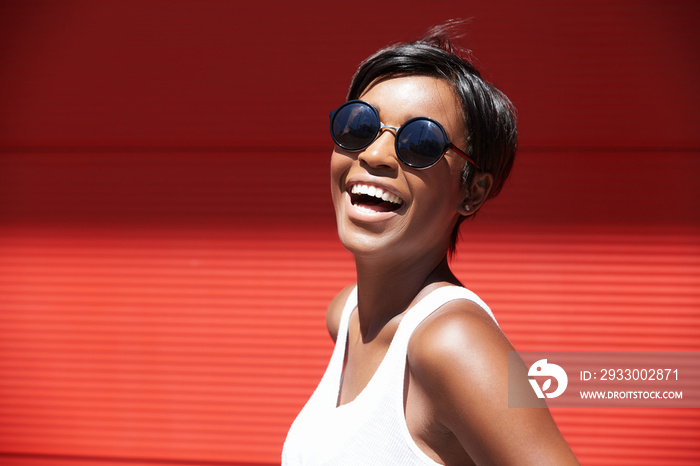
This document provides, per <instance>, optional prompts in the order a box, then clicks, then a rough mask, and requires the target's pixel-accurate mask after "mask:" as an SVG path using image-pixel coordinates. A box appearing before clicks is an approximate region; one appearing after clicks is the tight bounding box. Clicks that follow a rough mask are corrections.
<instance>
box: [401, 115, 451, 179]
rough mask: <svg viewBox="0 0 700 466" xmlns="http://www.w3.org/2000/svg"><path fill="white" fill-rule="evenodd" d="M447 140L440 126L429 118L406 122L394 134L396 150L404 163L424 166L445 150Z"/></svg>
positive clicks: (435, 159) (431, 162)
mask: <svg viewBox="0 0 700 466" xmlns="http://www.w3.org/2000/svg"><path fill="white" fill-rule="evenodd" d="M446 145H447V140H446V137H445V133H444V131H443V130H442V128H441V127H440V126H438V125H437V124H436V123H435V122H433V121H430V120H423V119H420V120H413V121H409V122H407V123H406V124H405V125H404V126H403V127H402V128H401V131H399V134H397V135H396V152H397V153H398V154H399V157H401V160H403V162H404V163H405V164H406V165H409V166H411V167H415V168H425V167H429V166H430V165H432V164H434V163H435V162H437V161H438V160H440V157H441V156H442V153H443V152H444V151H445V146H446Z"/></svg>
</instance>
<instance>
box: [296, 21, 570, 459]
mask: <svg viewBox="0 0 700 466" xmlns="http://www.w3.org/2000/svg"><path fill="white" fill-rule="evenodd" d="M450 28H451V26H450V25H447V26H442V27H437V28H434V29H433V30H431V31H430V32H429V34H428V35H427V36H426V38H424V39H422V40H420V41H417V42H413V43H408V44H399V45H394V46H391V47H388V48H386V49H384V50H381V51H379V52H378V53H376V54H375V55H373V56H372V57H370V58H369V59H367V60H366V61H365V62H364V63H363V64H362V65H361V66H360V68H359V69H358V71H357V73H356V74H355V76H354V77H353V80H352V83H351V87H350V91H349V93H348V101H347V102H346V103H345V104H343V105H341V106H340V107H339V108H338V109H337V110H335V111H334V112H332V113H331V135H332V137H333V139H334V142H335V144H336V147H335V150H334V151H333V154H332V157H331V191H332V197H333V203H334V206H335V211H336V217H337V224H338V233H339V236H340V240H341V241H342V243H343V245H344V246H345V247H346V248H347V249H348V250H349V251H350V252H351V253H352V254H353V255H354V257H355V262H356V268H357V284H356V285H352V286H349V287H348V288H346V289H344V290H342V291H341V292H340V293H339V294H338V295H337V296H336V297H335V298H334V299H333V301H332V302H331V303H330V305H329V307H328V312H327V317H326V321H327V324H328V329H329V332H330V334H331V336H332V337H333V338H334V339H335V340H336V347H335V350H334V352H333V355H332V357H331V361H330V363H329V366H328V369H327V371H326V373H325V375H324V377H323V379H322V380H321V383H320V384H319V386H318V388H317V389H316V391H315V392H314V394H313V395H312V397H311V399H310V400H309V402H308V403H307V405H306V406H305V407H304V409H303V410H302V412H301V413H300V414H299V416H298V417H297V419H296V420H295V422H294V424H293V425H292V427H291V428H290V431H289V434H288V436H287V440H286V442H285V446H284V451H283V454H282V462H283V464H287V465H296V464H348V465H360V464H372V465H381V464H397V465H410V464H444V465H468V464H517V465H523V464H536V465H545V464H552V465H554V464H556V465H564V464H578V463H577V461H576V459H575V457H574V456H573V454H572V452H571V450H570V449H569V447H568V445H567V444H566V442H565V441H564V439H563V438H562V436H561V434H560V433H559V431H558V430H557V427H556V425H555V424H554V422H553V420H552V418H551V416H550V414H549V412H548V411H547V409H546V408H544V409H537V408H535V409H515V408H508V385H507V378H508V377H507V371H508V368H507V360H508V351H512V350H513V348H512V346H511V345H510V343H509V342H508V340H507V339H506V337H505V336H504V335H503V333H502V332H501V331H500V329H499V327H498V324H497V323H496V321H495V319H494V318H493V315H492V314H491V311H490V310H489V308H488V307H487V306H486V304H485V303H484V302H483V301H482V300H481V299H479V298H478V297H477V296H476V295H475V294H474V293H472V292H470V291H469V290H467V289H465V288H463V287H462V284H461V283H460V282H459V280H457V278H456V277H455V276H454V275H453V273H452V272H451V271H450V267H449V264H448V257H449V256H450V255H451V253H452V252H453V251H454V247H455V243H456V240H457V237H458V229H459V225H460V223H461V222H462V221H463V220H464V219H466V218H467V217H470V216H472V215H474V214H475V213H476V212H477V211H478V210H479V208H480V207H481V206H482V205H483V203H484V202H485V201H486V200H487V199H489V198H492V197H494V196H495V195H496V194H497V193H498V192H499V191H500V189H501V187H502V185H503V183H504V181H505V179H506V178H507V176H508V173H509V171H510V168H511V166H512V163H513V158H514V155H515V147H516V126H515V115H514V109H513V108H512V106H511V104H510V102H509V100H508V99H507V97H505V95H503V94H502V93H501V92H500V91H498V90H497V89H495V88H494V87H493V86H491V85H489V84H488V83H486V82H485V81H483V80H482V79H481V77H480V76H479V73H478V72H477V70H476V69H475V68H474V67H473V66H472V65H471V64H470V63H468V62H466V61H465V60H463V59H462V58H460V57H459V56H457V55H456V54H455V53H453V50H452V47H451V44H450V41H449V35H448V32H449V30H450Z"/></svg>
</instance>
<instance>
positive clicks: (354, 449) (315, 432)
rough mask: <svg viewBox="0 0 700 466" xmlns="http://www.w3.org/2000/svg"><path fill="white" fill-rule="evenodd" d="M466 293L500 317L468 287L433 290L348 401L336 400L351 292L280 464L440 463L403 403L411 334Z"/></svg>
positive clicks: (354, 298)
mask: <svg viewBox="0 0 700 466" xmlns="http://www.w3.org/2000/svg"><path fill="white" fill-rule="evenodd" d="M455 299H467V300H469V301H472V302H474V303H476V304H478V305H479V306H480V307H482V308H483V309H484V311H486V313H488V315H489V316H491V318H493V319H494V321H495V320H496V319H495V318H494V316H493V314H492V313H491V310H490V309H489V307H488V306H487V305H486V303H484V302H483V301H482V300H481V299H480V298H479V297H478V296H477V295H476V294H474V293H473V292H471V291H469V290H467V289H466V288H462V287H458V286H447V287H442V288H438V289H436V290H434V291H433V292H431V293H430V294H429V295H428V296H426V297H425V298H423V299H422V300H421V301H420V302H419V303H418V304H416V305H415V306H414V307H412V308H411V309H409V310H408V312H407V313H406V315H405V316H404V317H403V318H402V319H401V322H400V323H399V327H398V329H397V330H396V334H395V335H394V338H393V339H392V341H391V344H390V345H389V349H388V350H387V353H386V355H385V356H384V359H383V360H382V362H381V364H380V365H379V367H378V368H377V371H376V372H375V374H374V375H373V376H372V378H371V379H370V381H369V383H368V384H367V386H366V387H365V388H364V390H362V392H360V394H359V395H358V396H357V397H356V398H355V399H354V400H352V401H350V402H349V403H346V404H344V405H342V406H337V403H338V395H339V392H340V381H341V376H342V371H343V361H344V359H345V346H346V341H347V335H348V322H349V320H350V314H351V313H352V311H353V310H354V309H355V307H357V289H355V290H353V291H352V293H351V294H350V296H349V297H348V300H347V302H346V303H345V307H344V308H343V313H342V315H341V318H340V325H339V327H338V337H337V339H336V343H335V349H334V350H333V355H332V356H331V360H330V362H329V363H328V368H327V369H326V372H325V374H324V375H323V378H322V379H321V382H320V383H319V385H318V387H317V388H316V390H315V391H314V393H313V395H311V398H310V399H309V401H308V402H307V403H306V406H304V408H303V409H302V410H301V412H300V413H299V415H298V416H297V418H296V420H295V421H294V423H293V424H292V426H291V427H290V429H289V433H288V434H287V439H286V441H285V442H284V448H283V450H282V465H284V466H297V465H313V466H315V465H348V466H357V465H401V466H409V465H438V464H439V463H436V462H435V461H433V460H432V459H430V458H429V457H428V456H427V455H426V454H425V453H424V452H423V451H422V450H421V449H420V448H418V446H417V445H416V444H415V442H414V441H413V439H412V438H411V435H410V433H409V432H408V426H407V425H406V418H405V415H404V408H403V391H404V375H405V369H406V352H407V350H408V341H409V339H410V338H411V334H413V331H414V330H415V329H416V327H418V325H419V324H420V323H421V322H422V321H423V320H424V319H425V318H426V317H428V316H429V315H430V314H431V313H432V312H434V311H435V310H436V309H437V308H439V307H440V306H442V305H443V304H445V303H447V302H449V301H452V300H455Z"/></svg>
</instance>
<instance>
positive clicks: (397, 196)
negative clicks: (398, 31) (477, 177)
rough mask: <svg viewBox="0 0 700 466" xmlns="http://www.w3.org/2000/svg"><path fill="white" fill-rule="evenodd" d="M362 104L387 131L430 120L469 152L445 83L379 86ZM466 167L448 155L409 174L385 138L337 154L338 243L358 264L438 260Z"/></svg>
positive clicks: (459, 203) (415, 79)
mask: <svg viewBox="0 0 700 466" xmlns="http://www.w3.org/2000/svg"><path fill="white" fill-rule="evenodd" d="M360 99H362V100H364V101H366V102H369V103H370V104H372V105H373V106H374V107H375V108H376V109H377V110H378V111H379V117H380V119H381V121H382V123H384V124H385V125H389V126H395V127H399V126H401V125H402V124H403V123H404V122H406V121H407V120H409V119H411V118H414V117H418V116H423V117H429V118H432V119H433V120H436V121H437V122H439V123H440V124H441V125H442V126H443V128H444V129H445V131H446V132H447V137H448V138H449V139H450V141H451V142H452V143H453V144H455V145H456V146H457V147H459V148H462V149H466V147H467V143H466V140H465V136H464V135H465V134H466V131H465V127H464V124H465V123H464V119H463V117H462V111H461V108H460V105H459V101H458V99H457V97H456V95H455V94H454V91H453V90H452V88H451V86H450V85H449V84H448V83H447V82H445V81H443V80H440V79H437V78H432V77H426V76H407V77H398V78H391V79H386V80H380V81H377V82H375V83H374V84H372V85H371V86H370V87H369V88H368V89H366V90H365V92H364V93H363V94H362V95H361V96H360ZM465 163H466V161H465V160H464V159H463V158H462V157H460V156H459V155H458V154H456V153H454V152H453V151H451V150H448V151H447V153H445V156H444V157H442V159H440V161H439V162H437V163H436V164H435V165H433V166H432V167H430V168H427V169H423V170H418V169H414V168H411V167H408V166H407V165H404V164H403V163H402V162H401V161H400V160H399V159H398V157H397V155H396V151H395V149H394V133H393V132H391V131H384V132H382V133H381V134H380V135H379V137H378V138H377V139H375V140H374V142H372V144H370V145H369V146H368V147H366V148H365V149H363V150H361V151H359V152H348V151H345V150H343V149H341V148H339V147H337V146H336V147H335V150H334V151H333V155H332V157H331V192H332V196H333V204H334V206H335V212H336V219H337V223H338V234H339V236H340V240H341V242H342V243H343V245H344V246H345V247H346V248H347V249H348V250H349V251H350V252H352V253H353V254H355V255H356V256H357V255H360V256H361V255H369V254H371V255H372V257H380V256H382V255H385V254H386V255H391V256H392V257H397V255H399V256H402V255H403V256H405V255H408V256H412V257H417V256H418V255H422V254H441V255H444V253H445V252H446V251H447V248H448V246H449V241H450V236H451V233H452V229H453V227H454V225H455V223H456V221H457V218H458V217H459V215H460V212H464V211H463V200H464V197H465V196H464V193H463V189H462V186H461V181H460V178H461V176H460V174H461V171H462V169H463V168H464V165H465ZM382 197H383V202H382V199H381V198H382ZM441 257H442V256H441ZM406 258H407V259H410V258H411V257H406Z"/></svg>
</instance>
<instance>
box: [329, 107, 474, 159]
mask: <svg viewBox="0 0 700 466" xmlns="http://www.w3.org/2000/svg"><path fill="white" fill-rule="evenodd" d="M352 104H360V105H363V106H365V107H368V108H370V109H371V110H372V112H373V113H374V116H375V117H376V119H377V122H378V123H379V127H378V128H377V131H376V133H375V134H374V136H372V139H371V140H370V141H369V142H368V143H367V144H364V145H362V146H361V147H356V148H349V147H347V146H344V145H343V144H340V143H339V142H338V141H337V140H336V139H335V135H334V134H333V122H334V118H335V116H336V114H337V113H338V112H339V111H340V110H341V109H343V108H345V107H347V106H349V105H352ZM330 119H331V126H330V131H331V138H333V142H335V144H336V145H337V146H338V147H340V148H341V149H344V150H347V151H350V152H358V151H361V150H362V149H364V148H366V147H368V146H369V145H370V144H372V143H373V142H374V141H375V140H376V139H377V138H378V137H379V135H380V134H381V133H382V132H383V131H385V130H388V131H391V132H392V133H394V151H395V152H396V156H397V157H398V158H399V160H401V162H402V163H404V164H405V165H407V166H409V167H411V168H416V169H419V170H421V169H425V168H430V167H432V166H433V165H435V164H436V163H438V162H439V161H440V159H441V158H442V157H443V156H444V155H445V152H447V150H448V149H452V150H453V151H455V152H456V153H457V154H459V155H460V156H462V157H463V158H465V159H466V160H467V161H468V162H470V163H471V164H472V165H474V166H475V167H476V168H479V165H477V164H476V162H474V161H473V160H472V159H471V158H470V157H469V156H468V155H467V154H466V153H464V151H462V150H461V149H459V148H458V147H457V146H455V145H454V144H452V143H451V142H450V139H449V138H448V137H447V133H446V132H445V128H443V127H442V125H441V124H440V123H438V122H437V121H435V120H433V119H432V118H428V117H416V118H411V119H410V120H408V121H406V122H404V123H403V124H402V125H401V126H399V127H396V126H389V125H385V124H384V123H382V121H381V120H380V118H379V112H378V111H377V109H376V108H374V106H373V105H372V104H370V103H369V102H365V101H364V100H359V99H355V100H348V101H347V102H345V103H343V104H342V105H341V106H340V107H338V108H336V109H335V110H333V111H332V112H331V113H330ZM414 121H428V122H430V123H432V124H434V125H436V126H437V127H438V128H439V129H440V131H441V132H442V136H443V138H444V139H445V146H444V148H443V149H442V152H441V153H440V155H439V156H438V157H437V158H436V159H435V160H434V161H433V162H431V163H429V164H427V165H413V164H411V163H408V162H407V161H406V160H404V159H403V157H401V154H400V152H399V137H398V135H399V133H400V132H401V131H402V130H403V129H404V128H405V127H406V126H408V125H409V124H411V123H413V122H414Z"/></svg>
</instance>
